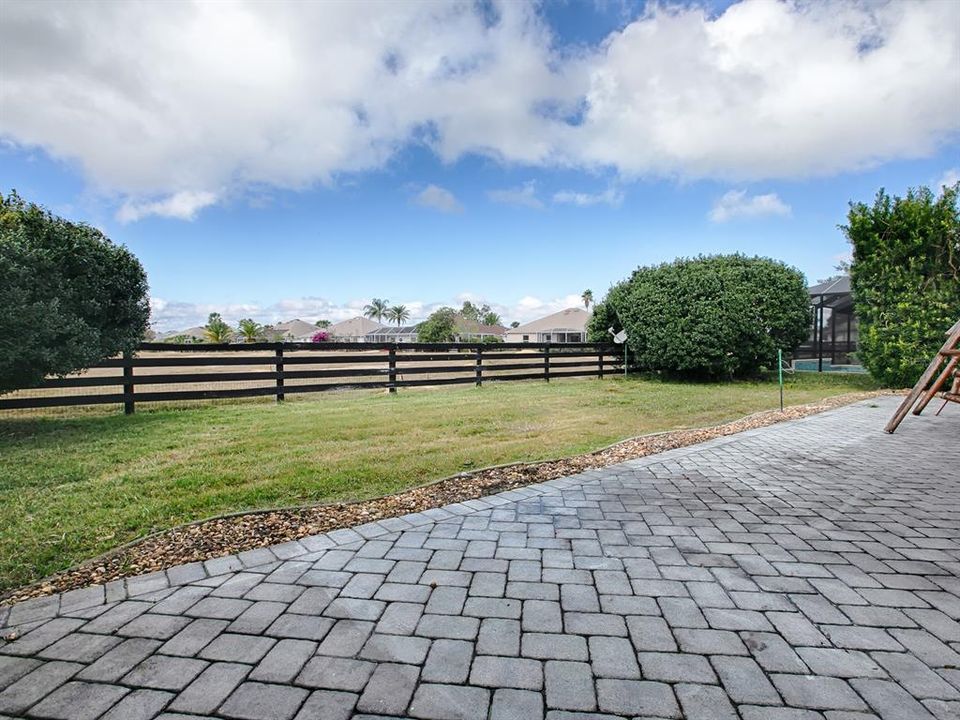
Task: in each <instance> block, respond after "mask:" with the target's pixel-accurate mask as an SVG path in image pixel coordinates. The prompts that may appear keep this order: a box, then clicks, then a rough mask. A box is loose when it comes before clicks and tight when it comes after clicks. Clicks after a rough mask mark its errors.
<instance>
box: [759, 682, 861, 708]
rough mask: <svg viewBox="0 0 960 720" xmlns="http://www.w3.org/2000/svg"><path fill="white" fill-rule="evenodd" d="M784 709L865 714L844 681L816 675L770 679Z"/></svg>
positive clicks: (856, 696) (857, 697) (854, 694)
mask: <svg viewBox="0 0 960 720" xmlns="http://www.w3.org/2000/svg"><path fill="white" fill-rule="evenodd" d="M770 679H771V680H772V681H773V684H774V685H775V686H776V688H777V690H778V691H779V692H780V694H781V695H782V696H783V699H784V701H785V702H786V703H787V704H788V705H792V706H793V707H799V708H807V709H811V710H866V709H867V706H866V705H865V704H864V702H863V700H861V699H860V697H859V696H858V695H857V694H856V693H855V692H854V691H853V689H852V688H851V687H850V686H849V685H848V684H847V683H846V682H845V681H844V680H840V679H838V678H830V677H820V676H817V675H779V674H774V675H771V676H770Z"/></svg>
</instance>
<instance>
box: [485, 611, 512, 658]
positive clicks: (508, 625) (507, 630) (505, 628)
mask: <svg viewBox="0 0 960 720" xmlns="http://www.w3.org/2000/svg"><path fill="white" fill-rule="evenodd" d="M477 653H479V654H482V655H512V656H516V655H519V654H520V623H519V622H518V621H516V620H503V619H500V618H487V619H486V620H483V621H482V622H481V623H480V633H479V634H478V635H477Z"/></svg>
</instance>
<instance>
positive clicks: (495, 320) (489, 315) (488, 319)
mask: <svg viewBox="0 0 960 720" xmlns="http://www.w3.org/2000/svg"><path fill="white" fill-rule="evenodd" d="M480 322H482V323H483V324H484V325H500V324H501V323H502V322H503V320H502V319H501V317H500V316H499V315H498V314H497V313H495V312H494V311H493V310H490V309H488V310H487V311H486V312H485V313H484V314H483V315H481V316H480Z"/></svg>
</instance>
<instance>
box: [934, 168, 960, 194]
mask: <svg viewBox="0 0 960 720" xmlns="http://www.w3.org/2000/svg"><path fill="white" fill-rule="evenodd" d="M958 182H960V168H950V169H949V170H947V171H945V172H944V173H943V176H942V177H941V178H940V179H939V180H937V183H936V185H934V186H933V191H934V192H939V191H940V188H942V187H943V186H944V185H946V186H947V187H953V186H954V185H956V184H957V183H958Z"/></svg>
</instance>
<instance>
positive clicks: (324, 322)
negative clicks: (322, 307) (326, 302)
mask: <svg viewBox="0 0 960 720" xmlns="http://www.w3.org/2000/svg"><path fill="white" fill-rule="evenodd" d="M317 327H318V328H328V327H330V321H329V320H317Z"/></svg>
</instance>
